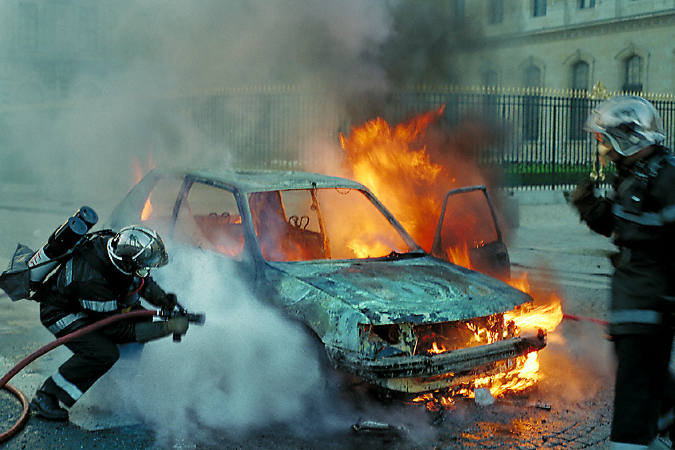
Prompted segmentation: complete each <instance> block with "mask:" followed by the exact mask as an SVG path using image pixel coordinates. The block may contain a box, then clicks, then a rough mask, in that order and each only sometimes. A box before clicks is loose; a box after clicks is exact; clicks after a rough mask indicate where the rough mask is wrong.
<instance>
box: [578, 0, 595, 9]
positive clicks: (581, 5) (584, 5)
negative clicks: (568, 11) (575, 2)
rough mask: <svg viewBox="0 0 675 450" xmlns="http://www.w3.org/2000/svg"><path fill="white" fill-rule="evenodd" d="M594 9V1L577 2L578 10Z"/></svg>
mask: <svg viewBox="0 0 675 450" xmlns="http://www.w3.org/2000/svg"><path fill="white" fill-rule="evenodd" d="M586 8H595V0H579V9H586Z"/></svg>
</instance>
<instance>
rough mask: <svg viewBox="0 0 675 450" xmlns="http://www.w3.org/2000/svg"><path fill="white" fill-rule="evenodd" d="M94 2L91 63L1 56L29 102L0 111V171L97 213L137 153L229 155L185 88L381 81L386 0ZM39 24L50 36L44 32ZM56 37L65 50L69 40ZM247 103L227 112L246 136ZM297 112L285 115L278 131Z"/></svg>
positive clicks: (252, 122) (3, 18)
mask: <svg viewBox="0 0 675 450" xmlns="http://www.w3.org/2000/svg"><path fill="white" fill-rule="evenodd" d="M43 11H48V9H40V10H39V13H40V14H42V12H43ZM95 11H96V12H97V15H96V18H97V22H96V26H97V30H98V34H97V35H98V38H97V39H98V40H100V41H101V45H100V46H99V48H98V49H97V53H96V55H97V56H96V57H94V61H95V62H96V66H95V68H92V66H91V65H90V66H87V64H85V63H75V64H70V65H68V71H67V72H68V73H69V74H70V75H69V78H68V80H67V83H61V84H59V83H54V82H53V81H52V80H53V79H54V78H55V77H56V76H57V74H58V72H57V71H56V70H52V69H51V68H50V69H47V70H46V71H45V72H40V71H39V70H38V69H34V68H32V67H31V66H29V65H23V63H22V60H21V59H17V62H16V64H14V65H13V64H12V61H13V60H12V59H8V60H7V61H6V64H4V66H3V68H1V69H0V90H1V89H2V88H3V86H5V85H7V86H12V82H13V81H12V80H14V79H16V80H26V79H30V80H34V82H33V84H34V85H35V86H36V87H35V91H36V92H37V91H40V95H37V94H36V95H35V97H38V100H35V99H33V101H39V103H38V104H35V105H28V106H22V107H20V108H10V109H9V110H8V111H4V112H5V113H3V114H1V115H0V126H2V128H3V135H2V137H1V139H0V143H1V144H2V146H3V152H2V153H1V154H0V176H3V177H5V178H6V179H7V180H8V181H10V182H18V183H21V182H30V183H32V184H40V185H43V186H44V191H45V192H48V193H49V195H50V196H52V197H53V199H54V200H57V201H70V200H73V201H75V202H76V203H77V205H78V206H79V204H89V205H92V206H94V207H96V206H98V208H97V210H99V212H100V213H102V214H103V215H105V213H107V212H109V211H108V208H110V207H111V205H110V204H112V203H114V202H115V201H118V200H119V199H120V198H121V197H122V196H123V195H124V193H125V192H126V191H127V190H128V189H129V187H130V186H131V185H132V184H133V183H134V182H135V181H137V180H135V179H134V174H133V171H132V167H133V164H134V161H135V160H136V161H138V162H140V163H141V165H143V166H146V165H147V163H148V161H149V160H152V161H153V163H154V164H155V165H165V166H167V165H168V166H183V165H191V166H199V167H223V168H230V166H231V157H230V152H231V150H232V149H230V148H227V147H225V146H224V144H223V143H222V142H213V140H212V139H210V138H209V137H208V136H205V133H204V131H202V130H201V129H200V128H199V126H198V123H197V122H199V120H200V119H199V118H197V117H194V116H192V115H191V114H190V113H189V112H186V111H185V110H183V109H182V108H181V106H180V105H181V102H188V103H189V101H190V100H186V99H188V98H189V97H190V96H193V95H196V96H202V97H204V96H206V95H208V94H209V93H214V92H218V91H219V90H222V89H233V88H234V89H236V88H241V87H250V86H280V85H293V86H298V87H300V88H301V89H311V92H314V93H316V96H317V97H318V98H321V99H323V100H324V101H325V104H326V108H327V109H330V110H335V109H339V108H340V107H341V106H340V105H341V104H342V103H344V102H345V101H347V100H348V99H349V97H354V95H358V93H359V92H363V91H366V90H367V91H374V90H382V89H384V88H385V87H386V81H385V77H384V75H383V74H382V71H381V69H380V68H379V67H378V65H377V64H376V63H375V62H373V61H372V60H371V59H369V58H368V57H367V55H368V52H370V51H371V49H372V48H374V47H375V46H376V45H377V44H378V43H380V42H382V41H383V40H384V39H385V38H386V36H387V34H388V27H389V16H388V10H387V7H386V4H385V3H383V4H373V3H371V2H367V1H366V0H345V1H341V2H333V1H328V0H286V1H283V2H269V1H267V0H252V1H243V0H226V1H223V0H197V1H190V2H185V1H182V0H181V1H179V0H168V1H167V0H142V1H141V0H135V1H125V2H115V3H114V5H113V4H105V3H98V2H97V7H96V8H95ZM64 13H71V14H73V15H74V14H75V13H76V10H75V9H73V10H72V11H71V9H70V8H64ZM17 14H18V13H17V9H16V8H14V5H13V4H5V3H3V4H2V5H0V22H1V23H0V25H3V24H6V25H7V26H5V27H2V29H3V30H6V31H4V33H11V30H12V29H14V28H15V26H18V25H17V24H18V23H19V18H18V16H17ZM41 17H42V16H41ZM57 19H58V20H70V19H66V18H54V17H51V18H50V17H46V16H45V17H44V21H42V20H43V19H42V18H41V19H40V20H41V22H40V25H41V28H40V30H42V29H49V27H48V22H49V21H52V20H54V21H56V20H57ZM14 22H16V23H14ZM42 25H44V27H42ZM79 26H82V27H85V25H84V24H80V23H78V21H77V20H75V19H73V27H74V29H73V30H71V31H70V32H69V34H68V36H71V37H69V39H74V38H73V37H72V36H75V37H78V36H84V35H80V34H79V31H78V30H79V28H78V27H79ZM2 33H3V32H0V37H1V36H3V34H2ZM40 36H44V39H47V40H48V39H50V36H49V34H48V32H47V33H44V34H40ZM8 37H9V36H8ZM61 38H63V40H62V41H61ZM41 39H43V38H41ZM58 41H59V42H62V43H66V42H67V39H66V38H65V37H62V36H59V40H58ZM40 42H42V41H40ZM40 45H42V44H40ZM44 45H46V44H44ZM85 47H86V46H85ZM61 50H64V52H65V53H64V54H66V55H67V54H68V53H67V51H69V48H68V49H61ZM81 59H82V60H86V58H81ZM75 60H76V61H77V60H78V58H77V57H75ZM50 67H52V66H50ZM92 72H94V73H92ZM17 74H20V75H17ZM3 83H4V84H3ZM16 83H19V81H16ZM55 86H60V87H58V88H57V87H55ZM55 90H56V91H55ZM83 93H84V94H83ZM92 93H93V94H94V95H93V96H92V95H91V94H92ZM10 97H11V96H10ZM0 109H2V108H0ZM258 115H259V113H256V111H252V114H249V117H247V118H246V122H245V123H239V124H238V125H237V126H238V127H239V128H241V129H246V130H250V133H251V136H252V139H253V138H255V137H257V136H260V135H264V134H265V133H267V132H268V131H269V130H268V129H267V127H268V126H269V124H263V123H261V122H260V117H257V116H258ZM305 119H306V118H305ZM302 124H303V123H302V122H301V121H300V120H298V121H297V124H295V123H294V120H293V118H291V119H290V120H288V121H286V122H285V126H287V127H288V128H289V130H288V134H289V135H293V133H294V130H293V129H292V128H294V127H296V126H297V127H301V126H302ZM263 126H264V127H265V128H262V127H263ZM324 139H326V138H325V137H324ZM273 145H278V143H273ZM266 157H267V155H266ZM271 157H272V158H274V155H271ZM144 168H145V169H147V167H144ZM102 204H105V205H104V206H101V205H102Z"/></svg>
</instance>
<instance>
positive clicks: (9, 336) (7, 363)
mask: <svg viewBox="0 0 675 450" xmlns="http://www.w3.org/2000/svg"><path fill="white" fill-rule="evenodd" d="M0 198H2V199H4V200H2V201H0V264H6V263H5V262H3V261H8V259H9V257H10V256H11V254H12V252H13V251H14V248H15V246H16V242H17V241H21V242H23V243H24V244H27V245H29V246H31V247H32V248H37V247H38V246H39V245H41V243H42V241H43V240H44V239H45V238H46V237H47V236H48V235H49V234H50V233H51V231H52V230H53V229H54V228H55V227H56V226H58V225H59V224H60V223H61V222H63V220H65V218H66V217H68V216H69V215H70V214H72V212H73V211H74V210H75V209H77V207H79V206H81V205H79V204H72V203H69V202H57V201H54V200H53V199H50V198H49V197H48V195H45V194H44V193H40V192H34V191H31V190H30V188H26V187H21V186H0ZM514 202H515V203H517V204H519V207H518V213H517V215H512V216H514V217H515V216H517V218H518V220H517V222H518V226H517V227H515V228H514V229H513V230H511V232H510V233H507V243H508V246H509V252H510V256H511V261H512V267H513V272H514V274H516V275H518V274H520V273H523V272H527V273H528V277H529V279H530V280H531V282H532V283H533V284H535V285H536V286H537V287H539V288H541V289H552V290H554V291H556V292H558V293H559V294H560V296H561V297H562V298H563V301H564V310H565V312H566V313H568V314H573V315H577V316H582V317H590V318H597V319H603V318H604V317H605V315H606V311H607V297H608V286H609V275H610V266H609V263H608V261H607V254H608V252H611V251H612V250H613V246H612V244H611V243H609V242H608V241H607V240H606V239H604V238H602V237H599V236H597V235H595V234H593V233H591V232H590V231H588V230H587V229H586V228H585V227H584V226H583V225H582V224H580V223H579V221H578V219H577V217H576V215H575V214H574V213H573V211H572V210H571V209H570V208H569V207H568V206H567V205H566V204H565V203H564V201H563V198H562V195H561V193H560V192H540V193H536V192H525V193H517V194H516V195H515V196H514ZM90 206H93V207H95V208H96V209H98V210H99V212H101V211H103V213H102V214H101V216H102V217H105V216H104V214H106V213H107V212H109V211H110V209H111V204H109V203H107V204H103V205H90ZM188 337H189V336H188ZM188 337H186V339H187V338H188ZM52 339H53V338H52V336H51V335H50V333H49V332H47V331H46V330H45V329H44V328H42V326H41V325H40V323H39V320H38V305H37V304H35V303H33V302H29V301H21V302H16V303H13V302H11V301H10V300H9V299H8V298H7V297H0V349H1V352H0V375H2V374H4V373H6V372H7V371H8V370H9V369H10V368H11V367H12V366H13V365H14V364H16V363H17V362H18V361H19V360H21V359H22V358H23V357H24V356H26V355H27V354H29V353H31V352H32V351H35V350H36V349H38V348H39V347H41V346H42V345H44V344H46V343H48V342H50V341H51V340H52ZM68 355H69V352H68V350H65V349H63V348H59V349H57V350H55V351H53V352H51V353H49V354H48V355H46V356H44V357H42V358H40V359H39V360H38V361H36V362H34V363H32V364H31V365H30V366H28V367H27V368H26V369H25V370H24V371H22V372H21V373H20V374H19V375H18V376H17V377H15V378H14V379H13V380H12V382H11V383H12V384H13V385H14V386H17V387H18V388H20V389H21V390H22V391H23V392H25V393H26V395H28V397H29V398H30V397H31V396H32V395H33V393H34V391H35V389H36V388H37V387H38V386H39V385H40V384H41V383H42V381H43V380H44V379H45V378H46V377H47V376H49V375H50V374H51V373H52V371H53V370H55V368H56V367H58V365H59V364H60V363H61V362H62V361H64V360H65V359H66V358H67V357H68ZM541 360H542V361H541V365H542V373H543V379H542V381H540V383H539V384H538V385H537V387H535V388H533V389H531V390H530V391H527V392H524V393H521V394H518V395H512V396H508V397H505V398H500V399H497V401H496V402H495V403H494V404H493V405H491V406H479V405H477V404H476V403H475V402H474V401H472V400H459V401H458V402H457V403H456V404H455V406H454V408H453V409H450V410H446V411H443V412H442V413H428V412H426V411H425V410H424V409H423V408H421V407H419V406H416V405H415V406H411V405H408V404H404V403H401V402H396V401H385V400H381V399H372V398H370V397H369V396H367V395H366V394H365V393H363V392H360V391H358V390H357V391H356V392H354V391H349V392H338V393H335V394H334V395H336V396H337V397H336V398H326V399H324V401H322V402H317V404H316V405H313V407H312V409H311V412H310V413H307V414H306V415H305V416H302V417H296V418H295V419H294V421H293V424H292V425H289V424H287V423H284V422H283V421H275V420H274V419H273V418H272V419H270V417H265V415H264V411H265V408H264V407H263V408H260V409H256V413H257V414H259V416H260V424H259V426H256V425H255V421H253V422H247V423H249V426H247V427H246V428H245V431H242V429H241V428H238V432H237V433H234V432H232V429H230V428H228V427H224V426H223V423H232V421H229V422H227V421H225V422H223V421H222V420H221V421H218V420H213V419H214V417H209V416H199V415H198V411H192V412H191V411H189V410H188V411H178V410H175V411H169V412H168V413H167V414H168V416H167V417H169V416H178V417H183V418H186V419H185V420H188V419H189V420H190V421H191V423H192V425H193V426H192V427H191V428H189V429H188V428H187V427H186V429H185V430H189V432H187V431H185V430H183V431H181V430H180V429H175V428H174V430H173V431H174V432H171V429H169V430H168V431H167V427H162V426H161V424H160V425H158V423H160V422H156V421H151V422H149V421H143V420H142V419H141V420H139V419H138V418H137V417H136V418H131V417H127V416H122V417H119V416H117V415H116V414H115V412H114V410H111V409H109V408H108V409H105V408H104V409H101V408H98V407H97V404H96V402H91V401H90V402H87V397H88V396H89V395H90V393H87V394H85V396H84V397H83V399H82V400H81V401H80V402H78V404H77V405H76V407H75V408H73V410H72V412H71V422H70V423H66V424H62V423H54V422H48V421H44V420H41V419H39V418H32V419H31V420H30V421H29V422H28V424H27V426H26V427H25V428H24V430H23V431H21V432H20V433H19V434H18V435H17V436H16V437H14V438H13V439H12V440H11V441H9V442H7V443H5V444H4V447H3V448H8V449H24V448H26V449H32V448H65V449H70V448H73V449H75V448H78V449H79V448H125V449H131V448H176V449H183V448H328V449H331V448H363V447H376V448H382V447H387V448H429V447H437V448H524V449H529V448H532V449H534V448H542V447H544V448H546V447H550V448H559V447H566V448H598V447H600V448H602V447H604V446H606V445H607V439H608V435H609V423H610V421H611V397H612V385H613V375H612V374H613V360H612V355H611V347H610V345H609V343H608V342H607V341H606V339H605V336H604V333H603V330H602V328H601V327H600V326H598V325H597V324H595V323H592V322H573V321H564V322H563V323H562V324H561V326H560V327H559V328H558V330H556V332H555V333H553V334H552V335H550V336H549V346H548V347H547V348H546V349H545V350H544V351H542V353H541ZM165 376H166V377H170V376H171V374H165ZM113 377H115V374H114V373H112V372H111V373H110V374H107V375H106V377H104V378H113ZM161 382H162V381H161V380H158V381H157V384H161ZM95 388H96V386H94V388H93V389H92V390H94V389H95ZM197 388H198V386H195V387H192V389H193V391H196V390H197ZM186 392H188V394H185V393H181V395H189V392H191V391H189V390H188V391H186ZM162 394H165V395H171V393H170V392H162V390H161V389H160V390H157V391H152V392H149V393H148V396H147V398H146V399H144V401H147V402H148V403H149V404H152V403H160V402H162V401H163V399H162V398H160V396H161V395H162ZM110 395H112V396H113V397H114V396H115V393H114V392H112V393H111V394H110ZM252 401H253V399H252ZM108 404H110V403H108ZM112 404H114V401H113V402H112ZM263 406H264V405H263ZM212 410H213V411H216V412H215V413H214V414H216V415H218V414H220V415H229V416H232V417H236V416H237V415H238V414H243V410H242V409H241V408H239V410H238V409H237V408H235V407H234V406H233V405H228V404H219V405H215V407H214V408H213V409H212ZM261 411H262V413H261ZM270 411H272V408H271V405H270ZM19 412H20V407H19V405H18V403H17V402H16V401H15V400H14V399H13V398H12V397H10V395H9V394H7V393H6V392H5V391H2V392H0V429H2V430H4V429H7V428H9V426H11V424H12V423H13V422H14V421H15V420H16V418H17V417H18V414H19ZM270 414H272V413H270ZM193 416H194V417H193ZM165 420H166V421H169V420H170V419H165ZM364 420H373V421H378V422H380V423H387V424H391V425H392V429H389V430H380V431H377V432H372V431H360V432H355V431H354V430H353V428H352V426H351V425H353V424H357V423H359V422H362V421H364ZM250 423H253V424H254V425H250ZM195 424H196V425H197V426H194V425H195ZM179 428H180V427H179ZM195 430H197V432H195ZM0 447H2V445H1V444H0Z"/></svg>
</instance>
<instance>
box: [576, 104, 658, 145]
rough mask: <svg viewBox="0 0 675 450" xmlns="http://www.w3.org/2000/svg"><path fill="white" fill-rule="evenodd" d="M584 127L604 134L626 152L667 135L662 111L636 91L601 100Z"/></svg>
mask: <svg viewBox="0 0 675 450" xmlns="http://www.w3.org/2000/svg"><path fill="white" fill-rule="evenodd" d="M585 128H586V130H587V131H590V132H594V133H599V134H600V135H602V136H603V137H604V138H606V139H607V140H608V141H609V143H610V144H611V145H612V147H613V148H614V150H616V152H617V153H619V154H621V155H623V156H631V155H634V154H635V153H637V152H638V151H640V150H642V149H643V148H645V147H649V146H650V145H654V144H660V143H662V142H663V141H664V140H665V139H666V135H665V133H664V131H663V124H662V122H661V116H660V115H659V112H658V111H657V110H656V108H654V105H652V104H651V103H650V102H649V101H647V100H645V99H644V98H642V97H638V96H635V95H619V96H616V97H612V98H610V99H608V100H605V101H603V102H601V103H599V104H598V105H597V106H596V107H595V109H594V110H593V112H591V114H590V115H589V117H588V120H587V121H586V127H585Z"/></svg>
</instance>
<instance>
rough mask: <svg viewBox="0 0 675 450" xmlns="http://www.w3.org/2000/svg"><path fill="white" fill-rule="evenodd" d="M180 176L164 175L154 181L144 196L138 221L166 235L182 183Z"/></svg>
mask: <svg viewBox="0 0 675 450" xmlns="http://www.w3.org/2000/svg"><path fill="white" fill-rule="evenodd" d="M183 181H184V179H183V178H182V177H164V178H160V179H158V180H157V182H155V185H154V186H153V187H152V189H151V190H150V194H149V195H148V196H147V197H146V198H145V201H144V203H143V208H142V210H141V216H140V222H141V224H143V225H146V226H148V227H150V228H152V229H154V230H157V232H158V233H159V234H160V235H162V236H165V235H168V231H169V226H170V224H171V218H172V215H173V209H174V206H175V205H176V198H177V197H178V193H179V192H180V188H181V186H182V185H183Z"/></svg>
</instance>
